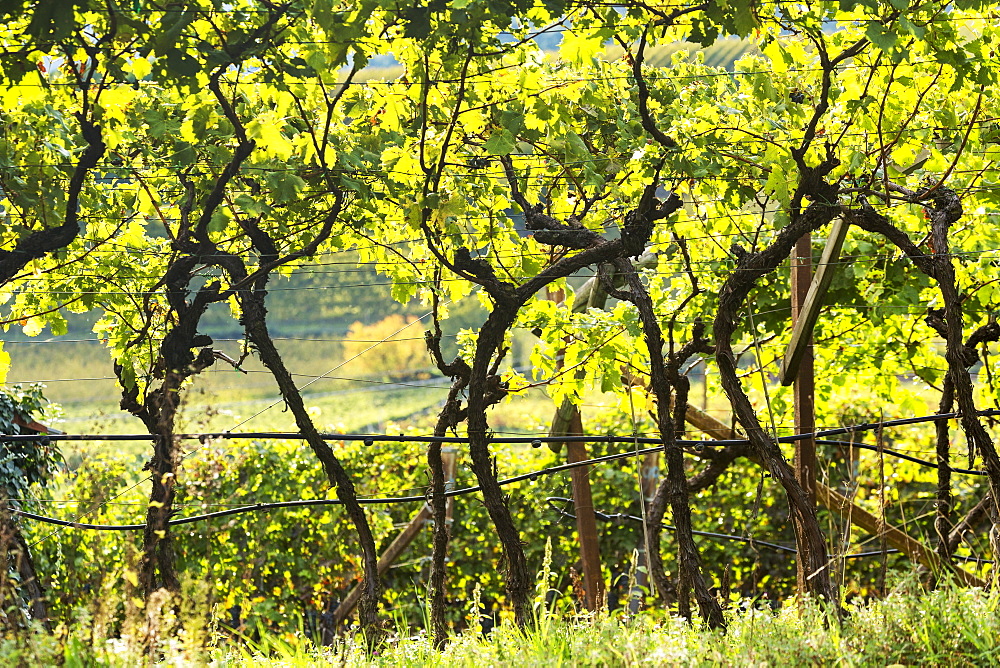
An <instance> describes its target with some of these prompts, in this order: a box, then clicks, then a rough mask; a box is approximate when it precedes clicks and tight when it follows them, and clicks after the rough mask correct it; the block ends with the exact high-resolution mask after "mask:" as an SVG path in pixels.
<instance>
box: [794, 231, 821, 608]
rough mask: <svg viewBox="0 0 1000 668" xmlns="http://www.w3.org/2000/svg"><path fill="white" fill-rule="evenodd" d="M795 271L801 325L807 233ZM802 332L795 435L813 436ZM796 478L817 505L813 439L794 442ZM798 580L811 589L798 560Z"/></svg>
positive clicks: (809, 355) (811, 387) (808, 347)
mask: <svg viewBox="0 0 1000 668" xmlns="http://www.w3.org/2000/svg"><path fill="white" fill-rule="evenodd" d="M791 269H792V321H793V322H794V323H795V324H796V325H798V324H799V321H800V319H802V318H803V308H804V306H805V304H806V298H807V296H808V294H809V287H810V285H811V283H812V236H811V235H809V234H805V235H803V236H802V238H801V239H799V240H798V242H797V243H796V244H795V248H793V249H792V257H791ZM796 331H800V332H803V334H802V337H803V339H802V346H801V349H800V352H799V362H798V367H797V370H796V374H795V388H794V403H795V433H796V434H811V433H813V432H814V431H816V414H815V397H814V395H815V378H814V377H813V351H812V327H809V329H808V330H804V329H797V330H796ZM795 477H796V479H797V480H798V481H799V484H800V485H802V489H804V490H805V492H806V496H808V497H809V501H810V503H811V504H812V505H815V504H816V442H815V440H814V439H812V438H808V439H803V440H799V441H795ZM796 573H797V577H796V581H797V582H798V590H799V594H805V593H806V591H807V589H808V580H807V578H808V577H809V574H808V573H806V572H805V570H804V569H803V568H802V561H801V560H798V561H797V567H796Z"/></svg>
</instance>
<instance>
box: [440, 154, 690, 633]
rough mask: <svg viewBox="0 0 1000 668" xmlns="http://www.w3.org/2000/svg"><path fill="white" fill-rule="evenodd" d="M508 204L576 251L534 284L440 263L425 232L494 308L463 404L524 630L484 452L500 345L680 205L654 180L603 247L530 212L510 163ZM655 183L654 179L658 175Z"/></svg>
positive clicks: (523, 588)
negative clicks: (529, 313) (554, 290)
mask: <svg viewBox="0 0 1000 668" xmlns="http://www.w3.org/2000/svg"><path fill="white" fill-rule="evenodd" d="M501 163H502V164H503V167H504V170H505V173H506V175H507V182H508V185H509V186H510V188H511V196H512V199H513V200H514V201H515V202H516V203H517V204H518V205H519V206H520V208H521V210H522V211H523V212H524V214H525V224H526V227H527V228H528V229H529V230H531V231H532V232H534V235H535V239H537V240H538V241H539V242H541V243H544V244H554V245H560V246H563V247H565V248H567V249H568V250H577V251H579V252H577V253H572V254H568V255H566V256H564V257H562V259H560V260H557V261H556V262H553V263H552V264H550V265H549V266H547V267H545V268H544V269H543V270H542V271H541V272H539V273H538V274H536V275H535V276H534V277H532V278H530V279H528V280H527V281H525V282H524V283H521V284H520V285H515V284H513V283H510V282H507V281H503V280H500V279H499V278H498V277H497V275H496V272H495V271H494V270H493V268H492V267H491V266H490V264H489V263H488V262H487V261H485V260H483V259H479V258H474V257H472V255H471V253H470V252H469V250H468V249H466V248H464V247H463V248H458V249H457V250H456V251H455V256H454V260H453V261H452V260H449V259H448V258H446V257H445V256H444V254H443V253H442V251H441V249H440V248H438V247H437V245H436V244H435V242H434V234H433V232H432V231H431V230H430V229H429V228H427V227H426V226H425V228H424V233H425V235H426V237H427V240H428V242H429V243H430V249H431V251H432V252H433V253H434V255H435V256H436V257H437V258H438V259H439V260H440V261H441V262H442V264H444V265H445V266H446V267H448V268H449V269H450V270H451V271H453V272H454V273H456V274H457V275H459V276H462V277H463V278H466V279H467V280H469V281H472V282H474V283H476V284H478V285H480V286H481V287H482V288H483V289H484V290H485V291H486V292H487V294H488V295H489V296H490V298H491V300H492V301H493V305H494V306H493V310H492V311H491V312H490V315H489V317H487V319H486V321H485V322H484V323H483V326H482V328H481V329H480V334H479V339H478V341H477V343H476V348H475V352H474V355H473V362H472V365H471V368H470V372H469V383H468V388H467V392H468V399H467V404H466V405H467V411H468V412H467V431H468V437H469V453H470V455H471V459H472V471H473V473H474V474H475V476H476V479H477V482H478V483H479V485H480V487H481V488H482V495H483V504H484V505H485V507H486V510H487V513H488V514H489V515H490V519H491V521H492V522H493V523H494V527H495V529H496V531H497V537H498V539H499V540H500V544H501V549H502V552H503V560H504V564H505V575H506V577H505V580H506V591H507V595H508V598H509V600H510V602H511V605H512V606H513V608H514V616H515V621H516V623H517V624H518V625H520V626H524V625H525V624H526V623H527V622H528V621H529V619H530V613H531V601H530V593H531V590H532V587H533V578H532V575H531V573H530V572H529V570H528V565H527V561H526V559H525V556H524V548H523V546H522V545H521V539H520V534H519V532H518V530H517V527H516V526H515V525H514V521H513V518H512V517H511V514H510V509H509V508H508V506H507V498H506V496H505V495H504V494H503V492H502V490H501V488H500V485H499V482H498V481H497V475H496V470H495V466H494V462H493V459H492V457H491V455H490V449H489V424H488V420H487V416H486V410H487V408H488V407H489V406H490V405H492V404H493V403H495V402H496V401H497V400H498V397H502V396H503V395H504V394H505V393H506V388H505V387H503V386H502V384H501V380H500V377H499V376H498V375H496V374H497V369H498V368H499V364H500V361H501V360H502V358H503V356H504V348H503V343H504V338H505V336H506V333H507V331H508V330H509V329H510V327H511V326H512V325H513V324H514V321H515V319H516V318H517V314H518V311H519V310H520V308H521V307H522V306H524V304H526V303H527V302H528V300H530V299H531V298H533V297H534V295H535V293H537V292H538V291H539V290H541V289H542V288H544V287H546V286H547V285H548V284H549V283H551V282H552V281H555V280H558V279H560V278H565V277H566V276H569V275H570V274H572V273H573V272H575V271H577V270H579V269H582V268H584V267H587V266H591V265H595V264H597V265H599V264H601V263H603V262H609V261H611V260H614V259H617V258H620V257H638V256H640V255H642V253H643V251H644V250H645V246H646V242H647V241H648V240H649V238H650V235H651V234H652V231H653V226H654V224H655V222H656V221H657V220H660V219H662V218H665V217H667V216H668V215H670V214H671V213H673V212H674V211H676V210H677V209H678V208H679V207H680V206H681V201H680V199H679V198H677V197H676V196H673V195H671V197H670V198H669V199H668V200H667V201H666V202H659V201H658V200H657V198H656V187H657V184H656V179H654V182H653V183H651V184H650V185H648V186H646V188H645V189H644V191H643V194H642V196H641V197H640V199H639V202H638V203H637V205H636V207H635V209H634V210H633V211H631V212H629V213H628V214H627V215H626V216H625V220H624V224H623V225H622V231H621V236H620V237H619V238H618V239H614V240H611V241H608V240H607V239H605V238H604V237H602V236H601V235H599V234H597V233H596V232H593V231H591V230H589V229H587V228H585V227H582V226H581V225H580V224H579V223H578V222H576V221H570V223H563V222H561V221H559V220H556V219H555V218H553V217H551V216H548V215H546V214H544V213H542V209H543V207H542V206H541V205H536V206H532V205H531V204H530V203H528V201H527V199H526V198H525V197H524V196H523V195H522V194H521V192H520V190H519V189H518V185H517V177H516V174H515V173H514V169H513V164H512V162H511V161H510V159H509V158H507V159H501ZM657 178H658V176H657Z"/></svg>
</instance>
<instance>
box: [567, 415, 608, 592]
mask: <svg viewBox="0 0 1000 668" xmlns="http://www.w3.org/2000/svg"><path fill="white" fill-rule="evenodd" d="M567 435H568V436H583V421H582V419H581V417H580V411H579V409H577V408H576V407H575V406H574V409H573V416H572V420H571V422H570V428H569V431H568V433H567ZM585 459H587V445H586V443H584V442H583V441H566V461H567V462H569V463H573V462H581V461H584V460H585ZM571 478H572V481H573V510H574V513H575V514H576V531H577V533H578V534H579V536H580V560H581V561H582V562H583V587H584V590H585V593H586V601H585V603H586V605H587V609H588V610H597V607H598V606H599V605H601V602H602V601H603V600H604V577H603V575H602V574H601V550H600V547H599V545H598V542H597V518H596V516H595V515H594V498H593V495H592V494H591V491H590V467H589V466H578V467H576V468H574V469H572V471H571Z"/></svg>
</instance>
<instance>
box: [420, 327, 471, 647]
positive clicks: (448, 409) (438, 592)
mask: <svg viewBox="0 0 1000 668" xmlns="http://www.w3.org/2000/svg"><path fill="white" fill-rule="evenodd" d="M435 315H436V314H435ZM434 326H435V332H434V333H433V334H432V333H431V332H427V333H426V339H427V348H428V350H429V351H430V353H431V357H432V358H433V359H434V362H435V363H436V365H437V367H438V369H440V371H441V373H443V374H445V375H448V376H450V377H451V378H452V385H451V388H450V389H449V391H448V397H447V399H446V400H445V403H444V407H443V408H442V409H441V412H440V413H439V414H438V419H437V423H436V424H435V425H434V435H435V436H438V437H441V436H444V435H445V434H447V432H448V430H449V429H454V428H455V427H456V426H458V424H459V423H460V422H461V421H462V420H464V419H465V416H466V414H465V411H463V410H462V402H461V394H462V392H463V391H464V390H465V388H466V386H467V385H468V382H469V372H470V369H469V366H468V365H467V364H466V363H465V361H464V360H462V359H461V358H455V360H454V361H453V362H452V363H451V364H447V363H445V361H444V359H443V357H442V355H441V329H440V327H439V326H438V321H437V318H436V317H435V320H434ZM427 466H428V468H430V471H431V493H430V496H431V501H430V504H431V511H432V512H433V515H434V537H433V543H432V551H431V572H430V577H429V578H428V584H427V588H428V594H429V596H430V601H431V629H432V632H433V634H434V646H435V647H437V648H439V649H440V648H442V647H444V644H445V642H446V641H447V639H448V624H447V622H446V620H445V605H446V600H445V575H446V570H445V564H446V560H447V556H448V542H449V541H450V540H451V527H450V526H448V522H447V505H448V502H447V499H446V498H445V491H446V489H445V483H446V481H445V474H444V462H443V461H442V458H441V443H440V442H439V441H432V442H431V443H430V445H429V446H428V448H427Z"/></svg>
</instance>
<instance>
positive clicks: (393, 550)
mask: <svg viewBox="0 0 1000 668" xmlns="http://www.w3.org/2000/svg"><path fill="white" fill-rule="evenodd" d="M441 460H442V462H443V463H444V479H445V491H451V490H453V489H455V448H454V447H444V448H441ZM452 507H453V501H452V497H448V501H447V506H446V509H445V521H446V522H451V513H452ZM433 517H434V513H433V511H431V507H430V506H429V505H428V504H426V503H425V504H424V505H423V507H421V508H420V510H419V512H417V514H416V515H414V516H413V519H412V520H410V522H409V524H407V525H406V526H405V527H403V530H402V531H400V532H399V535H398V536H396V538H395V540H393V541H392V543H390V544H389V547H387V548H385V552H383V553H382V556H381V557H379V560H378V575H379V577H382V576H383V575H385V574H386V573H387V572H388V571H389V567H390V566H392V563H393V562H394V561H396V559H399V556H400V555H401V554H403V552H404V551H405V550H406V548H407V547H409V546H410V543H412V542H413V539H414V538H416V537H417V535H418V534H420V530H421V529H423V528H424V525H425V524H427V521H428V520H431V519H433ZM360 600H361V586H360V585H358V586H355V587H354V589H352V590H351V591H350V592H349V593H348V594H347V596H345V597H344V600H343V601H341V602H340V605H338V606H337V608H336V609H335V610H334V611H333V626H334V628H339V627H340V625H341V624H343V623H344V621H345V620H346V619H347V617H348V615H350V614H351V613H352V612H353V611H354V608H356V607H357V606H358V601H360Z"/></svg>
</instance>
